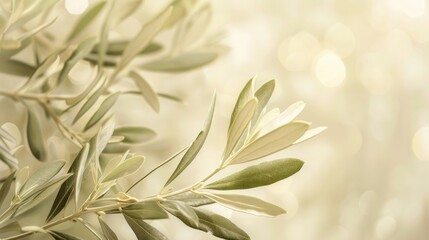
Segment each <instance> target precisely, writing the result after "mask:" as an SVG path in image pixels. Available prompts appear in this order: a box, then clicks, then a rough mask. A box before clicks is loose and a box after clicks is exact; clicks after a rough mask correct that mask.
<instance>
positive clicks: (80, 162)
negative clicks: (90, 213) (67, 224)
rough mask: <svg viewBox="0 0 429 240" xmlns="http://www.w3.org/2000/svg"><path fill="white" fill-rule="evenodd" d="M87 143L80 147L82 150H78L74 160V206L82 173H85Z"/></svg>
mask: <svg viewBox="0 0 429 240" xmlns="http://www.w3.org/2000/svg"><path fill="white" fill-rule="evenodd" d="M89 148H90V146H89V144H88V143H86V144H85V146H84V147H83V148H82V150H81V151H80V152H79V154H78V156H77V158H78V159H76V160H75V161H76V162H77V167H76V168H74V178H75V179H76V182H75V191H74V193H75V205H76V208H77V206H78V203H79V194H80V192H81V191H80V187H81V185H82V180H83V175H84V173H85V167H86V166H87V164H86V162H87V160H88V152H89Z"/></svg>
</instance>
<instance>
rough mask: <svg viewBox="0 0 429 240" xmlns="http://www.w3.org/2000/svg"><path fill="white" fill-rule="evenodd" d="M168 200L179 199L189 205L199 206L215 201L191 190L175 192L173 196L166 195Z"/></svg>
mask: <svg viewBox="0 0 429 240" xmlns="http://www.w3.org/2000/svg"><path fill="white" fill-rule="evenodd" d="M168 200H172V201H180V202H183V203H185V204H187V205H189V206H191V207H200V206H204V205H209V204H213V203H215V201H213V200H211V199H210V198H207V197H205V196H203V195H201V194H196V193H193V192H184V193H181V194H177V195H175V196H171V197H168Z"/></svg>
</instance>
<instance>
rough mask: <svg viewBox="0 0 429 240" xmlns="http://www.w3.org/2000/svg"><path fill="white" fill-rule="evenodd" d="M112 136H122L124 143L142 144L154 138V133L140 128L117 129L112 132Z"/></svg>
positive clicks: (148, 129)
mask: <svg viewBox="0 0 429 240" xmlns="http://www.w3.org/2000/svg"><path fill="white" fill-rule="evenodd" d="M113 135H114V136H123V137H124V140H123V142H124V143H130V144H132V143H143V142H147V141H150V140H152V139H153V138H155V136H156V133H155V131H153V130H152V129H150V128H146V127H140V126H126V127H119V128H117V129H115V131H114V132H113Z"/></svg>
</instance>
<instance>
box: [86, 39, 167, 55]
mask: <svg viewBox="0 0 429 240" xmlns="http://www.w3.org/2000/svg"><path fill="white" fill-rule="evenodd" d="M127 45H128V41H124V40H122V41H109V43H108V44H107V49H106V54H107V55H111V56H120V55H122V54H123V53H124V50H125V48H126V47H127ZM162 49H163V47H162V45H161V44H160V43H156V42H151V43H149V44H148V45H147V46H146V47H145V48H144V49H143V50H141V51H140V52H139V55H143V54H150V53H155V52H159V51H161V50H162ZM99 51H100V44H96V45H95V46H94V48H93V49H92V51H91V53H93V54H98V53H99Z"/></svg>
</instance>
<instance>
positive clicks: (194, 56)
mask: <svg viewBox="0 0 429 240" xmlns="http://www.w3.org/2000/svg"><path fill="white" fill-rule="evenodd" d="M217 57H218V55H217V54H216V53H214V52H187V53H183V54H180V55H177V56H174V57H167V58H161V59H157V60H154V61H152V62H149V63H145V64H143V65H142V66H141V67H142V68H143V69H145V70H149V71H155V72H171V73H179V72H185V71H191V70H194V69H196V68H199V67H202V66H205V65H207V64H209V63H211V62H212V61H214V60H215V59H216V58H217Z"/></svg>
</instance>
